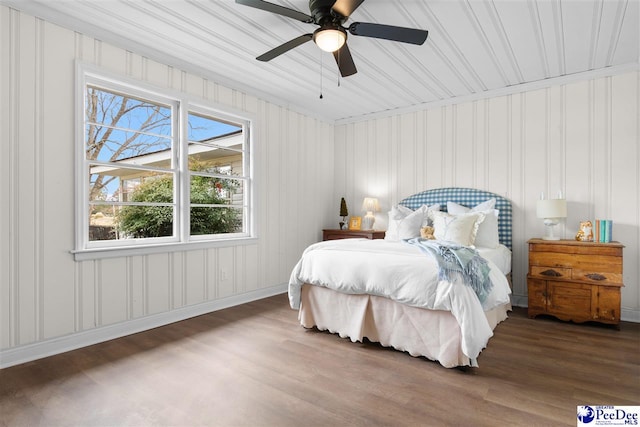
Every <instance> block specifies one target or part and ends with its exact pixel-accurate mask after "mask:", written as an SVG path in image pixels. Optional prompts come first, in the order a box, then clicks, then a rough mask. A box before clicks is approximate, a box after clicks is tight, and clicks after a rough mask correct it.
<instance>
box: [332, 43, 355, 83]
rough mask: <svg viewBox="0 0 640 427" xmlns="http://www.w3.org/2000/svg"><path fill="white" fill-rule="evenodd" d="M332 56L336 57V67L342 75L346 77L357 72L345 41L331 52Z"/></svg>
mask: <svg viewBox="0 0 640 427" xmlns="http://www.w3.org/2000/svg"><path fill="white" fill-rule="evenodd" d="M333 57H334V58H335V59H336V64H338V69H339V70H340V74H341V75H342V77H348V76H351V75H353V74H355V73H357V72H358V70H357V69H356V64H355V63H354V62H353V57H352V56H351V51H350V50H349V46H347V44H346V43H345V44H344V45H343V46H342V47H341V48H340V49H338V50H336V51H335V52H333Z"/></svg>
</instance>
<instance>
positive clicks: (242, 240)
mask: <svg viewBox="0 0 640 427" xmlns="http://www.w3.org/2000/svg"><path fill="white" fill-rule="evenodd" d="M257 243H258V238H257V237H238V238H233V239H224V240H207V241H195V242H187V243H162V244H157V245H140V246H131V247H120V248H92V249H81V250H74V251H71V253H72V254H73V257H74V259H75V260H76V261H88V260H95V259H104V258H121V257H129V256H141V255H150V254H160V253H170V252H183V251H193V250H199V249H211V248H220V247H229V246H244V245H255V244H257Z"/></svg>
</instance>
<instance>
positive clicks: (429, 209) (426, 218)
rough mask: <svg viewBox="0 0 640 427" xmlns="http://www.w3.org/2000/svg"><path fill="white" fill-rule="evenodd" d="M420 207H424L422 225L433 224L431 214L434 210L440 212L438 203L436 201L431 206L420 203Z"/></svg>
mask: <svg viewBox="0 0 640 427" xmlns="http://www.w3.org/2000/svg"><path fill="white" fill-rule="evenodd" d="M420 207H421V208H423V209H424V219H423V220H422V227H426V226H427V225H433V218H432V214H433V213H434V212H440V205H439V204H438V203H436V204H434V205H431V206H427V205H422V206H420Z"/></svg>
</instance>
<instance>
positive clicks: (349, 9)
mask: <svg viewBox="0 0 640 427" xmlns="http://www.w3.org/2000/svg"><path fill="white" fill-rule="evenodd" d="M363 2H364V0H337V1H336V2H335V4H334V5H333V8H332V9H333V10H334V11H335V12H337V13H338V14H340V15H342V16H344V17H345V18H347V17H349V16H351V14H352V13H353V11H354V10H356V9H357V8H358V6H360V5H361V4H362V3H363Z"/></svg>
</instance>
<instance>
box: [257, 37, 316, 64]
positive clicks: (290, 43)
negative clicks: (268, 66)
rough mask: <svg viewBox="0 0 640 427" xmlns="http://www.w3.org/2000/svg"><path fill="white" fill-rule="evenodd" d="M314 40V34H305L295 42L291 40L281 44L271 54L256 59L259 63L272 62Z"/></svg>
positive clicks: (267, 53)
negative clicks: (277, 57)
mask: <svg viewBox="0 0 640 427" xmlns="http://www.w3.org/2000/svg"><path fill="white" fill-rule="evenodd" d="M312 38H313V34H303V35H301V36H299V37H296V38H295V39H293V40H289V41H288V42H286V43H283V44H281V45H280V46H278V47H276V48H273V49H271V50H270V51H269V52H266V53H263V54H262V55H260V56H258V57H257V58H256V59H257V60H258V61H265V62H266V61H271V60H272V59H273V58H275V57H276V56H280V55H282V54H283V53H285V52H288V51H290V50H291V49H293V48H295V47H298V46H300V45H301V44H303V43H306V42H308V41H309V40H311V39H312Z"/></svg>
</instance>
